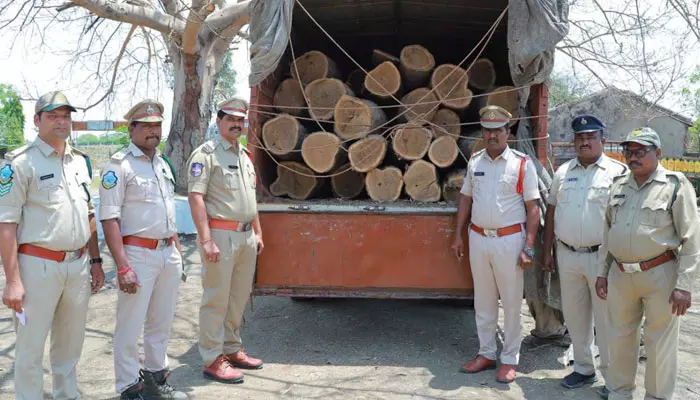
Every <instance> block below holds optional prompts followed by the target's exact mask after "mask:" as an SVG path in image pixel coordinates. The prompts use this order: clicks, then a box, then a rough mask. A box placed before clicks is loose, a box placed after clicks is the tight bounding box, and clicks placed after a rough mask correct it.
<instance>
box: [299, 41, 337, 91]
mask: <svg viewBox="0 0 700 400" xmlns="http://www.w3.org/2000/svg"><path fill="white" fill-rule="evenodd" d="M295 65H296V68H295ZM297 69H298V71H297ZM291 75H292V78H294V79H300V80H301V83H302V84H303V85H304V86H306V85H308V84H309V83H311V82H313V81H315V80H316V79H322V78H338V79H340V70H338V66H337V65H336V64H335V61H333V60H331V59H330V58H328V56H326V55H325V54H323V53H321V52H320V51H317V50H312V51H310V52H308V53H306V54H304V55H302V56H300V57H297V58H296V60H295V61H294V62H292V66H291Z"/></svg>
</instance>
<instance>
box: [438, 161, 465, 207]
mask: <svg viewBox="0 0 700 400" xmlns="http://www.w3.org/2000/svg"><path fill="white" fill-rule="evenodd" d="M466 175H467V170H466V169H457V170H454V171H450V172H449V173H448V174H447V176H446V177H445V179H444V180H443V182H442V198H443V199H444V200H445V201H447V202H448V203H453V204H459V200H460V198H461V195H462V193H461V190H462V185H463V184H464V177H465V176H466Z"/></svg>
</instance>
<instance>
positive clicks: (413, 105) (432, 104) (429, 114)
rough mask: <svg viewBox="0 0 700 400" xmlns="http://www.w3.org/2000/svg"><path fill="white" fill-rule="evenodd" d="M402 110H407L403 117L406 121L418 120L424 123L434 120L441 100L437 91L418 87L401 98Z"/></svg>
mask: <svg viewBox="0 0 700 400" xmlns="http://www.w3.org/2000/svg"><path fill="white" fill-rule="evenodd" d="M401 103H402V104H404V106H403V107H401V112H402V113H403V112H404V111H406V110H409V111H407V112H406V113H405V114H403V115H402V116H401V119H402V120H403V121H406V122H417V123H419V124H422V123H423V122H425V121H432V119H433V117H435V114H436V113H437V109H438V107H439V103H440V101H439V100H438V98H437V96H436V95H435V92H432V93H430V89H428V88H425V87H423V88H418V89H416V90H414V91H412V92H410V93H408V94H406V95H405V96H403V97H402V98H401Z"/></svg>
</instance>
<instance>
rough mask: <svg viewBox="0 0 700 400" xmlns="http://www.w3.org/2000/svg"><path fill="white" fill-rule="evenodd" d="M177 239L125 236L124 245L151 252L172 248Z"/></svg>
mask: <svg viewBox="0 0 700 400" xmlns="http://www.w3.org/2000/svg"><path fill="white" fill-rule="evenodd" d="M173 242H175V239H173V238H172V237H169V238H167V239H146V238H142V237H138V236H124V237H123V238H122V243H124V244H125V245H127V246H136V247H143V248H146V249H151V250H161V249H164V248H166V247H170V246H171V245H172V244H173Z"/></svg>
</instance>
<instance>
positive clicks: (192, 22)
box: [182, 0, 214, 54]
mask: <svg viewBox="0 0 700 400" xmlns="http://www.w3.org/2000/svg"><path fill="white" fill-rule="evenodd" d="M213 11H214V5H213V4H212V3H206V1H205V0H192V6H191V7H190V12H189V14H188V16H187V25H186V26H185V33H184V34H183V35H182V51H183V52H184V53H185V54H195V51H196V49H197V34H198V33H199V29H200V27H201V26H202V23H203V22H204V21H205V19H206V18H207V16H208V15H209V14H211V13H212V12H213Z"/></svg>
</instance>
